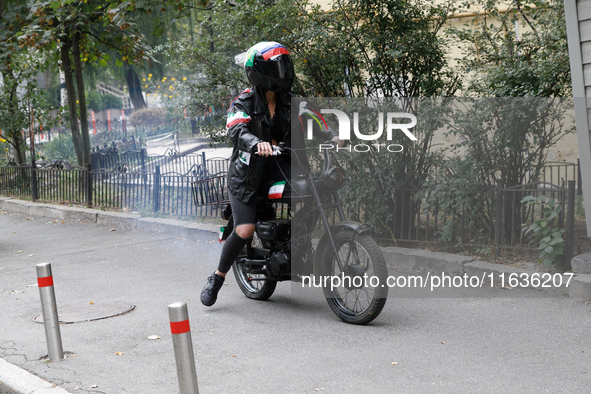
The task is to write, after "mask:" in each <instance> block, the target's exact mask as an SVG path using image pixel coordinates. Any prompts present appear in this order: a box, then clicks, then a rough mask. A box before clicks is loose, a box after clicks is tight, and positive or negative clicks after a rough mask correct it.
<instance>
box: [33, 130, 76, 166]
mask: <svg viewBox="0 0 591 394" xmlns="http://www.w3.org/2000/svg"><path fill="white" fill-rule="evenodd" d="M38 150H39V152H38V153H39V155H41V156H42V157H43V158H45V159H46V160H57V159H61V160H69V161H71V162H73V163H75V162H76V152H75V151H74V144H73V143H72V136H71V135H69V134H66V133H64V134H62V135H61V136H60V137H57V138H52V139H51V141H49V142H45V143H43V144H39V145H38Z"/></svg>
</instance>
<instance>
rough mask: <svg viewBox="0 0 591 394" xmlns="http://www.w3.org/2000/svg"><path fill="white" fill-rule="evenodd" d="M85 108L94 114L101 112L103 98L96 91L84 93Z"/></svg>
mask: <svg viewBox="0 0 591 394" xmlns="http://www.w3.org/2000/svg"><path fill="white" fill-rule="evenodd" d="M86 108H88V110H91V109H92V110H94V112H98V111H102V109H103V97H102V96H101V95H100V93H98V92H97V91H92V92H88V93H86Z"/></svg>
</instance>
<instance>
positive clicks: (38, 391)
mask: <svg viewBox="0 0 591 394" xmlns="http://www.w3.org/2000/svg"><path fill="white" fill-rule="evenodd" d="M0 393H3V394H69V391H66V390H64V389H63V388H60V387H57V386H56V385H54V384H51V383H49V382H48V381H46V380H43V379H41V378H39V377H37V376H35V375H33V374H32V373H30V372H28V371H26V370H24V369H22V368H20V367H17V366H16V365H13V364H11V363H9V362H8V361H6V360H4V359H3V358H0Z"/></svg>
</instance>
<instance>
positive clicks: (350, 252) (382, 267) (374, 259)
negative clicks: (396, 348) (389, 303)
mask: <svg viewBox="0 0 591 394" xmlns="http://www.w3.org/2000/svg"><path fill="white" fill-rule="evenodd" d="M334 241H335V246H336V250H337V253H338V256H339V259H340V262H341V264H342V269H341V268H340V267H339V264H338V262H337V259H336V258H335V251H334V249H333V247H332V245H330V244H329V245H327V246H326V248H325V249H324V253H323V255H322V265H321V274H322V277H323V278H328V280H327V281H326V282H325V284H326V286H324V287H323V290H324V296H325V297H326V301H327V302H328V305H329V306H330V308H331V309H332V311H333V312H334V313H335V314H336V315H337V316H338V317H339V318H340V319H341V320H343V321H344V322H345V323H350V324H367V323H369V322H371V321H372V320H374V319H375V318H376V317H378V315H379V314H380V312H381V311H382V309H383V308H384V305H385V304H386V297H387V295H388V287H387V285H386V282H387V276H388V269H387V266H386V260H385V259H384V255H383V254H382V251H381V250H380V248H379V246H378V244H377V243H376V242H375V241H374V240H373V238H371V236H370V235H369V234H355V233H354V232H353V231H346V230H345V231H340V232H338V233H336V235H335V236H334ZM336 278H339V280H337V279H336Z"/></svg>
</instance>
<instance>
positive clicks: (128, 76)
mask: <svg viewBox="0 0 591 394" xmlns="http://www.w3.org/2000/svg"><path fill="white" fill-rule="evenodd" d="M125 80H126V81H127V87H128V88H129V97H130V98H131V103H132V104H133V108H134V109H135V110H136V111H137V110H139V109H143V108H146V102H145V101H144V96H143V95H142V85H141V84H140V79H139V78H138V76H137V73H136V72H135V67H133V66H132V65H131V64H125Z"/></svg>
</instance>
